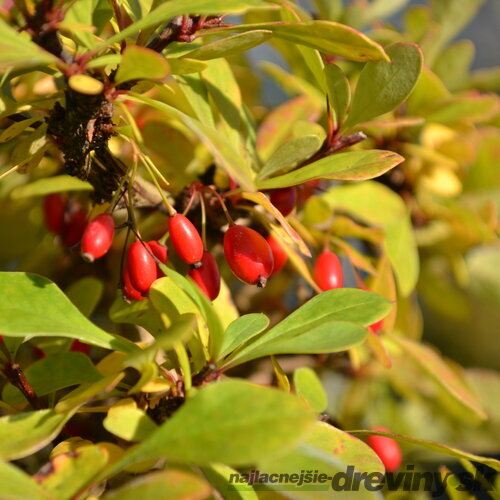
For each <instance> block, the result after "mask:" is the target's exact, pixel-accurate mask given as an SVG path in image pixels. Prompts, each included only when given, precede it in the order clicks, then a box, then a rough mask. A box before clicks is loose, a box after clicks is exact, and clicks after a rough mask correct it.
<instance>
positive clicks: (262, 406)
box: [105, 380, 314, 475]
mask: <svg viewBox="0 0 500 500" xmlns="http://www.w3.org/2000/svg"><path fill="white" fill-rule="evenodd" d="M269 408H279V410H280V411H279V412H271V413H270V412H269ZM229 416H230V418H229ZM226 417H227V418H226ZM313 420H314V417H313V413H312V412H311V411H310V410H309V409H307V408H306V407H305V405H304V404H303V403H302V402H301V401H300V400H299V399H298V398H297V397H295V396H293V395H291V394H288V393H284V392H282V391H279V390H277V389H271V388H268V387H260V386H257V385H253V384H250V383H248V382H244V381H241V380H227V381H224V382H218V383H213V384H209V385H208V386H205V387H203V388H201V389H200V390H199V391H197V392H196V394H195V395H194V396H193V397H192V398H191V399H188V400H187V401H186V402H185V404H184V405H183V406H181V408H180V409H179V410H178V411H177V412H176V413H175V414H174V416H173V417H172V418H170V419H169V420H167V422H165V423H164V424H163V425H162V426H161V427H160V428H159V429H158V430H157V431H156V432H154V433H153V434H151V435H150V436H149V438H147V439H146V440H145V441H143V442H142V443H141V444H140V445H138V446H137V447H136V448H134V449H133V450H132V451H130V452H129V453H127V454H126V455H125V456H124V457H123V459H122V460H120V461H119V462H118V463H117V464H115V465H114V466H112V467H111V468H110V470H108V471H106V472H105V474H106V475H109V474H112V473H114V472H116V471H117V470H121V469H122V468H123V467H126V466H128V465H130V464H132V463H135V462H138V461H142V460H145V459H151V458H160V457H165V458H167V459H168V460H172V461H173V462H178V463H196V464H199V465H206V464H210V463H212V462H221V463H226V464H230V465H244V464H252V463H255V462H256V461H258V460H260V459H262V458H264V457H266V456H270V455H274V454H276V453H282V452H283V451H284V450H286V449H289V448H291V447H293V446H294V445H296V444H297V443H298V442H299V440H300V439H301V438H302V436H303V435H304V434H305V433H306V432H307V431H308V430H309V428H310V426H311V424H312V423H313Z"/></svg>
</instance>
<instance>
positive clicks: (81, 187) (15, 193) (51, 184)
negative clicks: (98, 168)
mask: <svg viewBox="0 0 500 500" xmlns="http://www.w3.org/2000/svg"><path fill="white" fill-rule="evenodd" d="M93 189H94V188H93V187H92V184H90V183H89V182H86V181H82V180H80V179H78V178H76V177H72V176H70V175H56V176H54V177H42V178H41V179H37V180H36V181H33V182H30V183H28V184H23V185H22V186H18V187H16V188H15V189H13V190H12V192H11V194H10V196H11V198H14V199H18V198H27V197H29V196H45V195H46V194H51V193H68V192H70V191H92V190H93Z"/></svg>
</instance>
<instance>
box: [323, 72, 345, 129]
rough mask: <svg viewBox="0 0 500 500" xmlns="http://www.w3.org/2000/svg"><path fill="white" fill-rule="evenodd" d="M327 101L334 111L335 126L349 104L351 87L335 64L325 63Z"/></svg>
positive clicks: (341, 121) (341, 120)
mask: <svg viewBox="0 0 500 500" xmlns="http://www.w3.org/2000/svg"><path fill="white" fill-rule="evenodd" d="M324 72H325V79H326V90H327V93H328V101H329V103H330V106H331V107H332V108H333V110H334V112H335V118H336V123H337V126H340V125H341V124H342V123H343V122H344V117H345V115H346V114H347V110H348V108H349V105H350V104H351V87H350V86H349V80H348V79H347V77H346V75H345V73H344V72H343V71H342V70H341V69H340V68H339V67H338V66H337V65H335V64H327V65H326V66H325V69H324Z"/></svg>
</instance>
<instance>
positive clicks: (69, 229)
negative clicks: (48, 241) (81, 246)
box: [62, 208, 88, 248]
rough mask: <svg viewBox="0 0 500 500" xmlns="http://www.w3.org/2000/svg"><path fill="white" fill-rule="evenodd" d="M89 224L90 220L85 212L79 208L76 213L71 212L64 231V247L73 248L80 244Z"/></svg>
mask: <svg viewBox="0 0 500 500" xmlns="http://www.w3.org/2000/svg"><path fill="white" fill-rule="evenodd" d="M87 223H88V219H87V213H86V212H85V210H83V209H82V208H78V209H76V210H75V211H74V212H71V213H70V214H69V215H68V217H67V220H66V223H65V224H64V228H63V231H62V243H63V245H64V246H65V247H67V248H71V247H74V246H75V245H77V244H78V243H80V240H81V239H82V236H83V232H84V231H85V228H86V227H87Z"/></svg>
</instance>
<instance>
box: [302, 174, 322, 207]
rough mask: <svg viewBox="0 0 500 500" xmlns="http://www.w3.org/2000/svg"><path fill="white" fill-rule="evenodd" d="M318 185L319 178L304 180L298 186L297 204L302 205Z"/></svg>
mask: <svg viewBox="0 0 500 500" xmlns="http://www.w3.org/2000/svg"><path fill="white" fill-rule="evenodd" d="M319 185H320V181H319V179H313V180H312V181H307V182H304V184H301V185H300V186H298V189H297V204H298V205H303V204H304V203H305V202H306V201H307V200H308V199H309V198H310V197H311V196H312V195H313V194H314V191H315V190H316V189H317V188H318V187H319Z"/></svg>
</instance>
